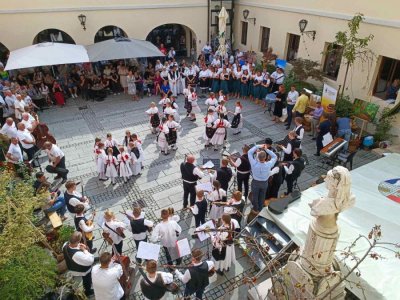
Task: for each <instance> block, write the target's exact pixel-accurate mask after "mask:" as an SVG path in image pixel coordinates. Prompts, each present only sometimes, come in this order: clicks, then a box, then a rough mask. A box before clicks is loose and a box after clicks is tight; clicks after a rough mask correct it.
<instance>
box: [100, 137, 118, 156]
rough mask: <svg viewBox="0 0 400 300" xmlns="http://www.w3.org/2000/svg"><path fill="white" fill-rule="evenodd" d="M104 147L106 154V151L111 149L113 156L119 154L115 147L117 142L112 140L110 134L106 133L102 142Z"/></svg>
mask: <svg viewBox="0 0 400 300" xmlns="http://www.w3.org/2000/svg"><path fill="white" fill-rule="evenodd" d="M104 146H105V148H106V151H107V153H108V149H112V152H113V155H114V156H117V155H118V154H119V151H118V147H117V146H118V142H117V141H116V140H115V139H113V137H112V134H111V133H107V139H106V140H105V142H104Z"/></svg>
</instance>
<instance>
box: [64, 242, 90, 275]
mask: <svg viewBox="0 0 400 300" xmlns="http://www.w3.org/2000/svg"><path fill="white" fill-rule="evenodd" d="M76 252H82V251H81V250H79V249H71V248H70V247H69V246H68V244H66V245H65V247H64V248H63V253H64V259H65V263H66V264H67V267H68V270H69V271H75V272H82V273H84V272H86V271H89V270H90V269H91V268H92V266H82V265H78V264H77V263H76V262H75V261H74V260H73V259H72V257H73V256H74V254H75V253H76Z"/></svg>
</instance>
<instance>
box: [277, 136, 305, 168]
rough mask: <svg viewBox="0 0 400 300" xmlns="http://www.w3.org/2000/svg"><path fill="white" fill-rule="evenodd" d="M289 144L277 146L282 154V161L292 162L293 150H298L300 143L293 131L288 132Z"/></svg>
mask: <svg viewBox="0 0 400 300" xmlns="http://www.w3.org/2000/svg"><path fill="white" fill-rule="evenodd" d="M288 138H289V142H288V143H287V145H286V146H284V145H278V147H279V148H281V149H282V151H283V152H284V155H283V161H292V160H293V150H294V149H295V148H299V146H300V143H299V141H298V140H297V138H296V133H295V132H294V131H290V132H289V134H288Z"/></svg>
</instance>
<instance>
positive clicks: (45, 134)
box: [32, 114, 57, 149]
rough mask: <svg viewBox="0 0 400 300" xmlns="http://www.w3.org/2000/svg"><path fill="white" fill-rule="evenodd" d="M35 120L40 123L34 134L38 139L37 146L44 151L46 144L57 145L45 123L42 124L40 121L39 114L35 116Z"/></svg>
mask: <svg viewBox="0 0 400 300" xmlns="http://www.w3.org/2000/svg"><path fill="white" fill-rule="evenodd" d="M34 118H35V119H36V121H37V122H38V125H37V126H36V128H35V130H34V131H33V132H32V134H33V136H34V137H35V139H36V146H37V147H38V148H39V149H43V145H44V143H45V142H50V143H52V144H56V143H57V141H56V139H55V138H54V136H53V135H52V134H51V133H50V130H49V127H48V126H47V125H46V124H45V123H41V122H40V121H39V117H38V115H37V114H35V115H34Z"/></svg>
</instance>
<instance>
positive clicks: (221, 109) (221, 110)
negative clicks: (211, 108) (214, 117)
mask: <svg viewBox="0 0 400 300" xmlns="http://www.w3.org/2000/svg"><path fill="white" fill-rule="evenodd" d="M216 111H217V113H218V114H223V115H226V107H225V106H222V105H218V106H217V109H216Z"/></svg>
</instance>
